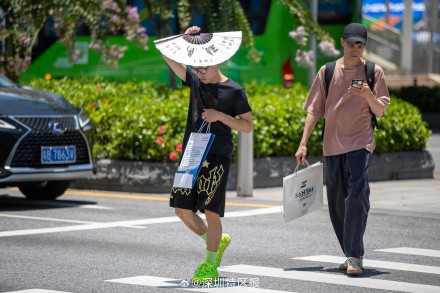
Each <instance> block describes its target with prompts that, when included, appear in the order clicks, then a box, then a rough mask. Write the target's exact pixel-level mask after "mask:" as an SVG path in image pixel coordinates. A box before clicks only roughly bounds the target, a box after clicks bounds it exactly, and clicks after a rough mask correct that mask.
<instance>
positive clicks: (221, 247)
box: [215, 234, 231, 267]
mask: <svg viewBox="0 0 440 293" xmlns="http://www.w3.org/2000/svg"><path fill="white" fill-rule="evenodd" d="M229 243H231V236H229V234H223V235H222V239H221V240H220V244H219V246H218V252H217V258H216V259H215V264H216V266H217V267H219V266H220V262H221V261H222V257H223V253H224V252H225V250H226V248H228V245H229Z"/></svg>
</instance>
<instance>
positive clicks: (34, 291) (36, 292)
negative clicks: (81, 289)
mask: <svg viewBox="0 0 440 293" xmlns="http://www.w3.org/2000/svg"><path fill="white" fill-rule="evenodd" d="M4 293H70V292H65V291H53V290H45V289H28V290H20V291H9V292H4Z"/></svg>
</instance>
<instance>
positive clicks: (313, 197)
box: [283, 161, 324, 223]
mask: <svg viewBox="0 0 440 293" xmlns="http://www.w3.org/2000/svg"><path fill="white" fill-rule="evenodd" d="M306 163H307V161H306ZM307 165H308V167H307V168H304V169H302V170H299V171H298V167H299V164H298V165H297V166H296V168H295V171H294V172H293V174H291V175H289V176H286V177H284V178H283V215H284V222H285V223H287V222H290V221H292V220H294V219H296V218H299V217H301V216H303V215H305V214H307V213H310V212H312V211H316V210H319V209H321V208H322V207H323V206H324V202H323V193H322V191H323V164H322V163H321V162H318V163H315V164H313V165H309V164H308V163H307Z"/></svg>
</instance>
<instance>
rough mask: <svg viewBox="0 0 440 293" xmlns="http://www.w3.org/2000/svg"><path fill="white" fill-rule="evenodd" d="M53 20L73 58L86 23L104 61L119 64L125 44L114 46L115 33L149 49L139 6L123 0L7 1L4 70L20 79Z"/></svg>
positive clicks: (0, 36) (2, 12)
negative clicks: (80, 29)
mask: <svg viewBox="0 0 440 293" xmlns="http://www.w3.org/2000/svg"><path fill="white" fill-rule="evenodd" d="M49 20H52V21H53V22H54V28H55V31H56V34H57V36H58V38H59V40H60V41H61V42H62V43H63V44H64V45H65V46H66V49H67V55H68V56H69V57H70V59H71V60H72V61H75V60H76V59H77V58H78V54H79V52H77V51H75V49H74V45H75V40H76V30H77V28H78V27H79V26H85V27H87V29H88V30H89V31H90V35H91V37H92V39H91V43H90V47H91V48H92V49H93V50H95V51H97V52H99V53H100V54H101V61H102V62H104V63H107V64H109V65H110V66H116V65H117V61H118V60H119V59H120V58H122V56H123V55H124V51H125V50H126V48H125V47H121V46H118V45H111V44H110V43H108V41H107V38H108V36H109V35H111V34H114V33H121V34H123V35H124V36H125V37H126V38H127V39H128V40H133V41H136V42H138V45H139V46H141V47H143V48H144V49H147V47H146V42H147V39H148V36H147V35H146V32H145V28H143V27H141V26H140V18H139V14H138V12H137V9H136V8H134V7H130V6H128V5H126V2H125V1H122V0H39V1H33V0H3V1H2V4H1V6H0V42H2V44H3V46H1V47H0V72H1V73H3V74H5V75H7V76H8V77H10V78H11V79H13V80H17V79H18V77H19V76H20V74H21V73H23V72H24V71H25V70H26V69H27V68H28V67H29V65H30V63H31V54H32V48H33V47H34V46H35V44H36V42H37V41H38V34H39V32H40V31H41V29H42V28H43V26H44V25H45V23H46V22H47V21H49Z"/></svg>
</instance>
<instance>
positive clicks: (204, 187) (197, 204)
mask: <svg viewBox="0 0 440 293" xmlns="http://www.w3.org/2000/svg"><path fill="white" fill-rule="evenodd" d="M230 162H231V160H230V159H229V158H228V157H225V156H221V155H216V154H208V155H207V156H206V160H205V162H204V163H203V167H202V168H201V169H200V173H199V176H198V177H197V181H196V183H195V184H194V187H193V188H192V189H189V188H174V187H173V188H172V189H171V195H170V206H171V207H174V208H181V209H186V210H192V211H193V212H197V211H198V210H199V211H201V212H202V213H204V212H205V210H208V211H211V212H214V213H217V214H219V215H220V217H223V216H224V213H225V201H226V184H227V182H228V174H229V165H230Z"/></svg>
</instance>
